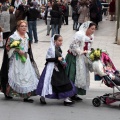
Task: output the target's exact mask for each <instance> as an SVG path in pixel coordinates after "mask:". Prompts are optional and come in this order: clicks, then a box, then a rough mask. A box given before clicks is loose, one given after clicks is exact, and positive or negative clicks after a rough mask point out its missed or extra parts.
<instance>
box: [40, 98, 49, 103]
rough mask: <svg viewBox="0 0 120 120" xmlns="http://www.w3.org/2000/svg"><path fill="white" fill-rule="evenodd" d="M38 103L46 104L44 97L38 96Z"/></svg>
mask: <svg viewBox="0 0 120 120" xmlns="http://www.w3.org/2000/svg"><path fill="white" fill-rule="evenodd" d="M40 103H41V104H43V105H46V104H47V103H46V101H45V98H44V97H41V98H40Z"/></svg>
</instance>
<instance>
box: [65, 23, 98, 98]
mask: <svg viewBox="0 0 120 120" xmlns="http://www.w3.org/2000/svg"><path fill="white" fill-rule="evenodd" d="M95 28H96V24H95V23H92V22H90V21H87V22H85V23H83V24H82V25H81V27H80V30H79V31H78V32H76V33H75V36H74V40H73V42H72V43H71V44H70V47H69V50H68V54H67V56H66V62H67V64H68V65H67V68H66V72H67V75H68V77H69V79H70V80H71V81H72V82H73V83H74V84H75V86H76V89H77V94H79V95H85V94H86V90H87V89H88V88H89V85H90V76H89V69H88V68H89V67H88V65H89V64H88V63H89V62H88V59H87V58H86V57H85V55H87V53H88V52H89V51H90V49H91V45H92V42H93V40H94V35H93V33H94V31H95ZM71 99H72V100H82V99H81V98H80V97H78V96H77V95H74V96H73V97H71Z"/></svg>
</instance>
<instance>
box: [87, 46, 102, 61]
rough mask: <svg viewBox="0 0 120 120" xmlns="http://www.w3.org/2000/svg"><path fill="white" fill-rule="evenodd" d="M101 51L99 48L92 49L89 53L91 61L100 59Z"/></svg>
mask: <svg viewBox="0 0 120 120" xmlns="http://www.w3.org/2000/svg"><path fill="white" fill-rule="evenodd" d="M101 53H102V50H100V49H99V48H97V49H96V50H94V49H92V51H91V53H90V54H89V58H90V60H91V61H97V60H100V58H101Z"/></svg>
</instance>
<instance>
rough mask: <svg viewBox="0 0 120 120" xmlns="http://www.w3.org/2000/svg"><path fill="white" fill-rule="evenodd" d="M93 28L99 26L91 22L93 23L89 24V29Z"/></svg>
mask: <svg viewBox="0 0 120 120" xmlns="http://www.w3.org/2000/svg"><path fill="white" fill-rule="evenodd" d="M92 26H95V28H96V27H97V25H96V24H95V23H93V22H91V23H90V24H89V27H88V28H90V27H92Z"/></svg>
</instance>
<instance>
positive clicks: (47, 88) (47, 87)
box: [41, 35, 55, 97]
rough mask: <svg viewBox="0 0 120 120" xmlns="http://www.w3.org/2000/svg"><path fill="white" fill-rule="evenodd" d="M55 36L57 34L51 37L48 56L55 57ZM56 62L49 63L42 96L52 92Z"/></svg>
mask: <svg viewBox="0 0 120 120" xmlns="http://www.w3.org/2000/svg"><path fill="white" fill-rule="evenodd" d="M54 37H55V35H54V36H53V37H52V38H51V45H50V47H49V49H48V51H47V55H46V58H55V44H54ZM54 66H55V64H54V62H49V63H48V64H47V66H46V67H47V68H46V74H45V78H44V85H43V90H42V94H41V96H43V97H45V96H46V95H50V94H52V93H53V92H52V85H51V77H52V74H53V69H54Z"/></svg>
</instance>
